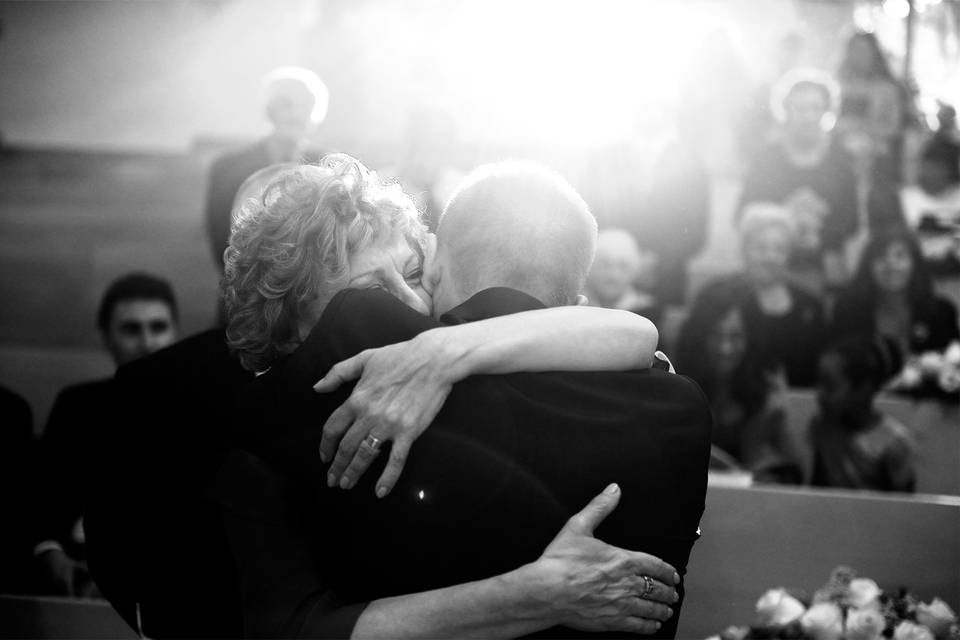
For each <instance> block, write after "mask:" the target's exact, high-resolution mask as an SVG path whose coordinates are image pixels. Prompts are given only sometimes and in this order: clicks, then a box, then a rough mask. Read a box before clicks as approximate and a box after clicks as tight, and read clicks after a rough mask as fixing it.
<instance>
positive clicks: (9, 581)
mask: <svg viewBox="0 0 960 640" xmlns="http://www.w3.org/2000/svg"><path fill="white" fill-rule="evenodd" d="M36 447H37V443H36V439H35V438H34V437H33V412H32V411H31V410H30V405H29V404H27V401H26V400H24V399H23V398H21V397H20V396H19V395H17V394H16V393H14V392H13V391H10V390H8V389H5V388H3V387H0V514H2V516H0V517H2V518H3V526H2V527H0V567H2V569H0V593H25V592H27V591H28V590H29V587H30V577H31V573H32V570H33V569H34V567H33V564H32V562H31V560H32V559H33V554H32V553H31V550H32V547H33V545H34V544H35V541H34V539H33V534H34V532H33V531H32V530H31V529H32V524H33V522H34V521H35V520H36V519H37V516H38V514H39V513H41V512H42V510H41V509H39V508H38V504H37V495H36V492H35V490H34V482H33V479H34V478H35V475H34V474H35V473H36V470H37V469H36V467H37V450H36Z"/></svg>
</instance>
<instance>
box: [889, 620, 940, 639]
mask: <svg viewBox="0 0 960 640" xmlns="http://www.w3.org/2000/svg"><path fill="white" fill-rule="evenodd" d="M893 640H934V638H933V634H932V633H931V632H930V629H927V628H926V627H924V626H921V625H919V624H914V623H912V622H910V621H908V620H904V621H903V622H901V623H900V624H898V625H897V627H896V628H895V629H894V630H893Z"/></svg>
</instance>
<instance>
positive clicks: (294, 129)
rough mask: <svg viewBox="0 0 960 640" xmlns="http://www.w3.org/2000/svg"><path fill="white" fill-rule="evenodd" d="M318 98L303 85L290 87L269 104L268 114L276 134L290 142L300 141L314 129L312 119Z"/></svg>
mask: <svg viewBox="0 0 960 640" xmlns="http://www.w3.org/2000/svg"><path fill="white" fill-rule="evenodd" d="M314 106H316V98H315V97H314V96H313V94H311V93H310V92H309V91H307V89H306V88H303V87H293V88H288V89H287V90H286V91H284V92H283V93H281V94H279V95H277V96H274V97H273V99H272V100H270V103H269V104H268V105H267V116H268V117H269V118H270V122H272V123H273V127H274V134H275V135H277V136H279V137H280V138H283V139H285V140H288V141H290V142H294V143H295V142H299V141H300V140H302V139H303V138H305V137H307V136H309V135H310V134H311V133H312V132H313V129H314V126H315V125H314V122H313V119H312V117H311V116H312V114H313V108H314Z"/></svg>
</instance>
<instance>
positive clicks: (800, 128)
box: [783, 86, 830, 140]
mask: <svg viewBox="0 0 960 640" xmlns="http://www.w3.org/2000/svg"><path fill="white" fill-rule="evenodd" d="M829 109H830V105H829V103H828V102H827V98H826V97H825V96H824V95H823V92H822V91H820V90H819V89H817V88H815V87H809V86H807V87H798V88H796V89H794V90H793V91H792V92H791V93H790V95H789V96H788V97H787V99H786V101H785V102H784V104H783V110H784V113H785V115H786V122H785V126H786V129H787V133H788V135H790V137H791V138H796V139H804V140H807V139H814V140H815V139H819V138H820V135H821V133H822V132H823V131H824V129H825V128H827V127H826V115H827V112H828V111H829Z"/></svg>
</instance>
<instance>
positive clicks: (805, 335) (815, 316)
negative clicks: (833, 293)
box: [743, 285, 826, 387]
mask: <svg viewBox="0 0 960 640" xmlns="http://www.w3.org/2000/svg"><path fill="white" fill-rule="evenodd" d="M787 286H788V288H789V289H790V297H791V298H792V299H793V306H792V307H791V309H790V311H788V312H787V313H786V314H784V315H781V316H772V315H769V314H766V313H764V312H763V310H762V309H761V308H760V303H759V301H758V300H757V297H756V296H749V297H747V298H746V299H745V300H744V305H743V322H744V325H745V326H746V330H747V334H748V336H749V339H751V340H756V341H757V349H756V352H757V355H758V356H759V357H760V359H761V362H762V364H763V366H764V368H765V369H767V370H768V371H776V370H778V369H781V368H782V369H783V371H784V373H786V376H787V382H788V383H789V385H790V386H791V387H812V386H813V385H814V384H815V383H816V379H817V359H818V358H819V356H820V349H821V348H822V346H823V339H824V331H825V329H826V319H825V318H824V313H823V305H822V304H821V302H820V300H819V299H818V298H817V297H816V296H814V295H812V294H810V293H807V292H806V291H804V290H803V289H801V288H800V287H797V286H794V285H787Z"/></svg>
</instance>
